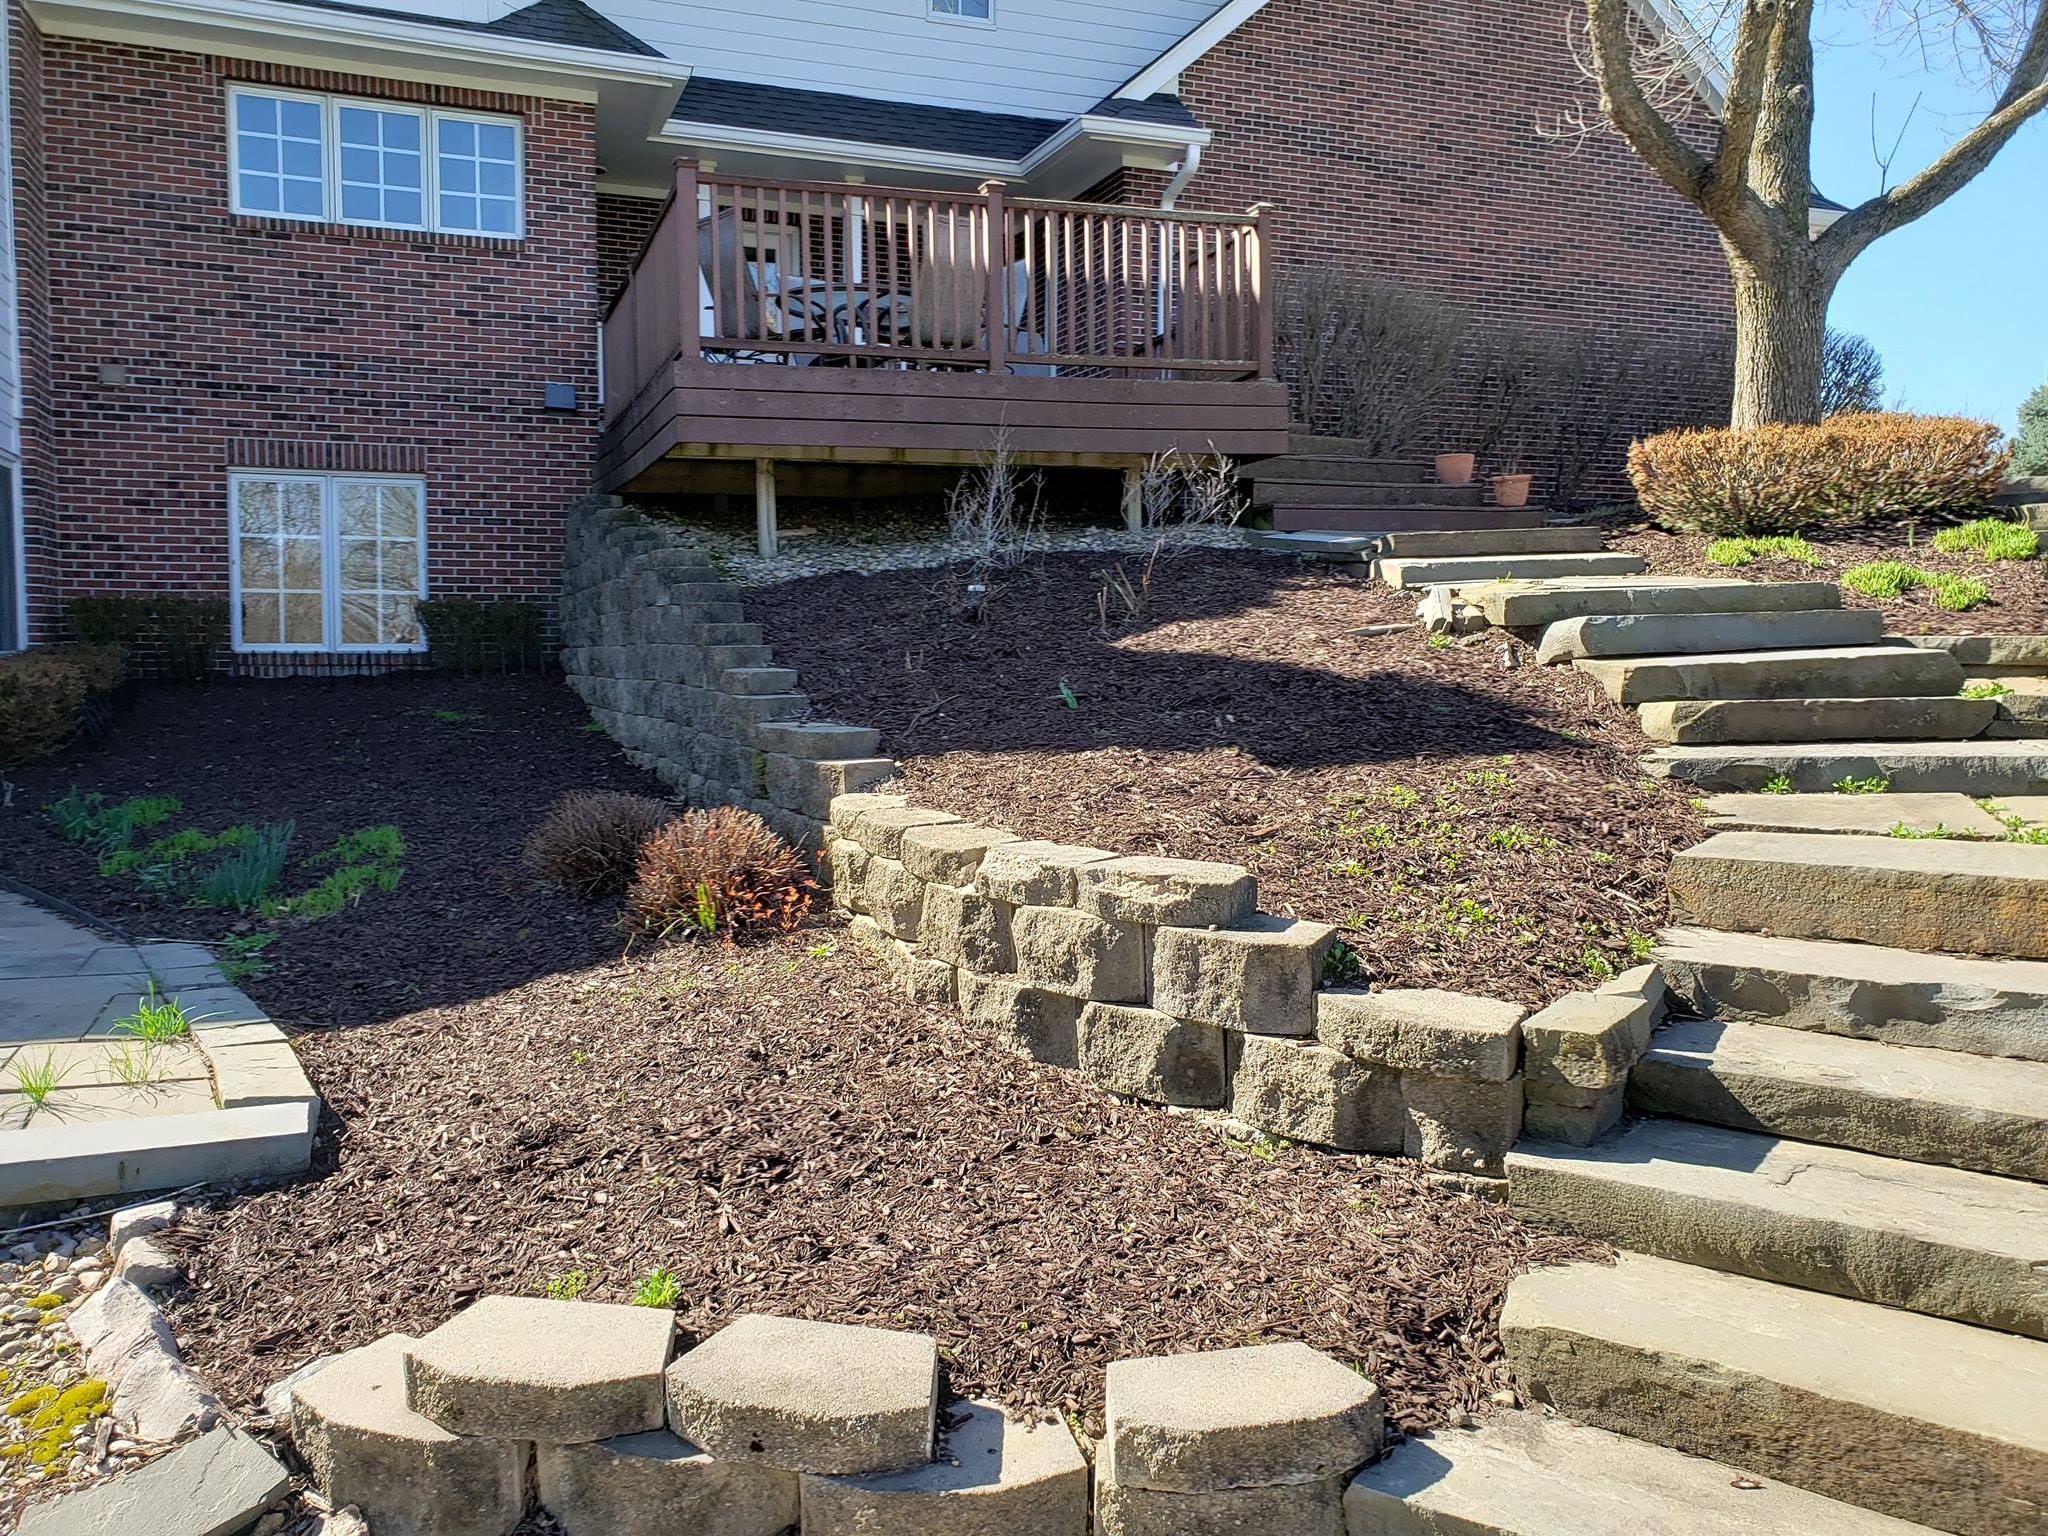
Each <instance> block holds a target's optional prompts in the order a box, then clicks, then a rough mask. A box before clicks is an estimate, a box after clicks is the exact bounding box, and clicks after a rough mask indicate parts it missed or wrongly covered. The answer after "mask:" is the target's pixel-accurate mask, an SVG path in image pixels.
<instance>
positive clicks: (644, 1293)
mask: <svg viewBox="0 0 2048 1536" xmlns="http://www.w3.org/2000/svg"><path fill="white" fill-rule="evenodd" d="M682 1299H683V1282H682V1281H681V1280H679V1279H677V1278H676V1275H675V1272H674V1271H673V1270H668V1269H662V1268H660V1267H658V1266H657V1267H656V1268H654V1269H650V1270H649V1271H647V1273H646V1274H645V1275H643V1276H642V1277H641V1279H640V1283H639V1284H638V1285H636V1286H634V1287H633V1305H634V1306H636V1307H661V1308H663V1309H665V1310H667V1309H673V1308H674V1307H675V1304H676V1303H677V1302H679V1301H681V1300H682Z"/></svg>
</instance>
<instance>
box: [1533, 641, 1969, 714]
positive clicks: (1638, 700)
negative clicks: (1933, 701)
mask: <svg viewBox="0 0 2048 1536" xmlns="http://www.w3.org/2000/svg"><path fill="white" fill-rule="evenodd" d="M1572 665H1573V666H1574V667H1575V668H1576V669H1577V670H1579V671H1581V672H1584V673H1585V674H1586V675H1587V676H1588V677H1590V678H1592V679H1593V680H1594V681H1595V682H1597V683H1599V684H1600V686H1601V687H1603V688H1605V689H1606V690H1607V696H1608V697H1609V698H1611V699H1613V700H1614V702H1615V703H1617V704H1649V703H1656V702H1659V701H1663V700H1686V701H1695V700H1702V699H1784V698H1794V699H1808V698H1845V697H1847V698H1874V697H1886V698H1890V697H1897V696H1900V695H1913V696H1917V695H1926V696H1931V697H1939V698H1948V697H1952V696H1953V695H1954V694H1955V693H1956V691H1957V690H1958V689H1960V688H1961V687H1962V685H1963V669H1962V667H1961V665H1960V664H1959V663H1958V662H1957V661H1956V659H1955V658H1954V657H1953V656H1950V655H1948V654H1946V653H1945V652H1941V651H1925V650H1922V649H1920V648H1919V647H1918V646H1914V645H1909V644H1906V643H1905V642H1903V641H1898V642H1878V643H1875V644H1871V645H1826V646H1797V647H1792V648H1788V649H1786V650H1781V651H1712V652H1703V653H1701V654H1699V655H1693V656H1651V657H1633V656H1624V657H1589V658H1585V659H1582V660H1579V661H1575V662H1573V663H1572Z"/></svg>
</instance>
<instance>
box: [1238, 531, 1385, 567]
mask: <svg viewBox="0 0 2048 1536" xmlns="http://www.w3.org/2000/svg"><path fill="white" fill-rule="evenodd" d="M1244 542H1245V544H1246V545H1247V546H1248V547H1249V548H1252V549H1263V550H1268V551H1270V552H1271V553H1273V554H1276V555H1294V556H1296V557H1297V558H1300V559H1304V560H1331V561H1336V562H1339V563H1345V564H1365V563H1369V562H1370V561H1371V559H1372V557H1373V551H1374V550H1375V549H1377V548H1378V547H1379V539H1378V537H1377V536H1376V535H1374V534H1370V533H1340V532H1336V531H1334V530H1327V529H1326V530H1322V531H1317V530H1314V529H1304V530H1300V531H1297V532H1286V531H1281V530H1272V529H1265V528H1247V529H1246V530H1245V533H1244Z"/></svg>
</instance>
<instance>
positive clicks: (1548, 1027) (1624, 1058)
mask: <svg viewBox="0 0 2048 1536" xmlns="http://www.w3.org/2000/svg"><path fill="white" fill-rule="evenodd" d="M1652 1018H1653V1008H1652V1005H1651V1003H1650V1001H1649V999H1648V998H1647V997H1646V996H1644V995H1643V994H1642V993H1640V992H1633V991H1624V992H1568V993H1566V994H1565V995H1564V996H1563V997H1561V998H1559V999H1558V1000H1557V1001H1556V1002H1554V1003H1552V1004H1550V1006H1549V1007H1547V1008H1545V1009H1543V1010H1542V1011H1541V1012H1539V1013H1536V1014H1534V1015H1533V1016H1531V1017H1530V1018H1528V1019H1527V1020H1525V1021H1524V1022H1523V1024H1522V1039H1523V1042H1524V1050H1523V1064H1522V1071H1523V1075H1524V1076H1525V1077H1526V1078H1527V1079H1528V1081H1529V1082H1530V1083H1531V1084H1532V1085H1548V1084H1562V1085H1569V1086H1571V1087H1574V1088H1587V1089H1593V1090H1600V1089H1605V1088H1611V1087H1613V1086H1614V1085H1615V1084H1617V1083H1620V1082H1622V1081H1624V1080H1625V1079H1626V1078H1627V1077H1628V1072H1629V1068H1630V1067H1632V1066H1634V1065H1635V1063H1636V1061H1637V1060H1638V1059H1639V1058H1640V1057H1641V1056H1642V1054H1643V1052H1644V1051H1645V1050H1646V1049H1648V1048H1649V1044H1650V1031H1651V1028H1652Z"/></svg>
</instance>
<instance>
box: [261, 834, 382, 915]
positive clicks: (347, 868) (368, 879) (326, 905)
mask: <svg viewBox="0 0 2048 1536" xmlns="http://www.w3.org/2000/svg"><path fill="white" fill-rule="evenodd" d="M404 861H405V837H404V836H403V834H401V833H400V832H399V830H398V828H396V827H393V826H374V827H359V828H357V829H356V830H355V831H353V832H349V833H346V834H344V835H343V836H341V837H338V838H336V839H335V840H334V842H333V843H332V844H331V845H329V846H328V847H326V848H324V849H322V850H321V851H320V852H318V853H316V854H314V855H313V856H312V857H311V858H309V859H307V860H306V864H307V866H308V867H311V868H319V867H321V866H323V865H332V866H334V867H333V869H332V870H331V871H330V872H329V873H328V874H327V875H326V877H325V878H323V879H322V880H321V881H320V883H319V884H318V885H316V886H314V887H313V888H312V889H311V890H308V891H305V892H303V893H301V894H300V895H297V896H294V897H293V898H292V899H291V900H289V901H281V902H271V903H269V904H268V905H266V907H265V908H264V911H265V914H266V915H267V916H278V917H282V916H291V917H304V918H312V919H319V918H323V917H332V916H333V915H334V914H335V913H337V912H339V911H341V910H342V909H343V908H344V907H351V906H354V905H355V904H356V903H357V902H359V901H361V900H362V899H363V896H364V895H365V894H366V893H367V892H369V891H373V890H377V891H395V890H397V889H398V882H399V880H400V879H401V878H403V876H404V874H405V867H404Z"/></svg>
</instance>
